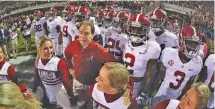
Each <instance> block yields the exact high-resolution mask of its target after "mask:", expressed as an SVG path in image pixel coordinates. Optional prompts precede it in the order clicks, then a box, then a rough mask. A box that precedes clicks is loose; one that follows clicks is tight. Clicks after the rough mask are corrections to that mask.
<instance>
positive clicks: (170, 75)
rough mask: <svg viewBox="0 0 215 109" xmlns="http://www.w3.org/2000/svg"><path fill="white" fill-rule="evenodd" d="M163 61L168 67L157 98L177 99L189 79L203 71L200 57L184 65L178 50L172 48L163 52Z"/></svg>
mask: <svg viewBox="0 0 215 109" xmlns="http://www.w3.org/2000/svg"><path fill="white" fill-rule="evenodd" d="M161 61H162V63H163V65H164V66H165V67H166V73H165V77H164V80H163V82H162V84H161V86H160V88H159V90H158V92H157V94H156V95H155V97H159V96H166V97H167V98H170V99H177V98H178V96H179V95H180V94H181V92H182V91H183V89H184V87H185V86H186V84H187V82H188V81H189V79H190V78H191V77H192V76H194V75H197V74H198V73H199V72H200V71H201V69H202V59H201V58H200V57H199V56H198V57H196V58H193V59H191V60H190V61H189V62H187V63H182V62H181V59H180V58H179V51H178V49H173V48H170V47H167V48H165V49H164V50H163V51H162V55H161Z"/></svg>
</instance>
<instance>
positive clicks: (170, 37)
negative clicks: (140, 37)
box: [149, 8, 178, 50]
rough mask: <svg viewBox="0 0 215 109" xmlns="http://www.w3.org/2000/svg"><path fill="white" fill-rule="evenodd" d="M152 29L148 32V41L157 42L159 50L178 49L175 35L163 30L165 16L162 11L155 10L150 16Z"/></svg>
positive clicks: (165, 21)
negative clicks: (166, 48)
mask: <svg viewBox="0 0 215 109" xmlns="http://www.w3.org/2000/svg"><path fill="white" fill-rule="evenodd" d="M150 20H151V22H152V29H151V31H150V32H149V40H153V41H157V42H158V43H159V44H160V46H161V49H162V50H163V49H164V48H165V47H174V48H176V47H178V37H177V36H176V34H174V33H172V32H170V31H168V30H167V29H165V25H166V23H167V14H166V12H165V11H164V10H162V9H160V8H156V9H155V10H154V11H153V12H152V13H151V15H150Z"/></svg>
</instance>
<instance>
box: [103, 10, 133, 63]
mask: <svg viewBox="0 0 215 109" xmlns="http://www.w3.org/2000/svg"><path fill="white" fill-rule="evenodd" d="M129 18H130V13H129V12H126V11H120V12H119V13H117V14H116V15H115V17H114V21H113V26H111V28H110V29H109V30H108V31H107V33H106V35H105V38H106V41H105V42H106V48H109V51H110V52H111V53H112V54H113V55H114V57H115V58H116V60H117V61H118V62H123V61H122V49H124V45H125V43H127V42H128V36H127V35H126V34H124V33H122V29H123V28H124V27H123V24H124V23H126V22H128V20H129Z"/></svg>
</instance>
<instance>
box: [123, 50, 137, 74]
mask: <svg viewBox="0 0 215 109" xmlns="http://www.w3.org/2000/svg"><path fill="white" fill-rule="evenodd" d="M125 58H126V59H130V62H126V61H125V65H126V67H127V68H128V66H130V67H133V66H134V62H135V56H134V55H133V54H130V53H126V54H125ZM133 72H134V71H133V70H129V73H130V74H131V75H132V74H133Z"/></svg>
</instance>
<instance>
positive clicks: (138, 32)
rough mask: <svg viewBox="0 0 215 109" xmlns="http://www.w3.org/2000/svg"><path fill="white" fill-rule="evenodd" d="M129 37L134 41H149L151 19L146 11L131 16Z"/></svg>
mask: <svg viewBox="0 0 215 109" xmlns="http://www.w3.org/2000/svg"><path fill="white" fill-rule="evenodd" d="M129 24H130V25H129V31H128V34H129V39H130V41H131V42H132V43H144V44H146V43H147V40H148V33H149V30H150V21H149V19H148V18H147V17H145V14H144V13H141V14H137V15H134V16H132V17H131V19H130V23H129Z"/></svg>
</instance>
